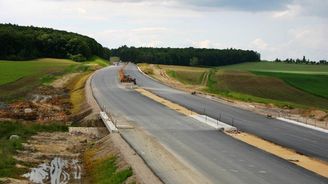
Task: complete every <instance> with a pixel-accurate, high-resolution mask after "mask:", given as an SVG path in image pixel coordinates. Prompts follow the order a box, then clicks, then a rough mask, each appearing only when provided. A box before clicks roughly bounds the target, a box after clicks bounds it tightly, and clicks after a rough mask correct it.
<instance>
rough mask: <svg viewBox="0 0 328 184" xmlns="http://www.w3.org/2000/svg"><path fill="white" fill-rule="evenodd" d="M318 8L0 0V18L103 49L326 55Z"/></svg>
mask: <svg viewBox="0 0 328 184" xmlns="http://www.w3.org/2000/svg"><path fill="white" fill-rule="evenodd" d="M325 7H328V2H325V1H324V0H316V1H314V2H313V1H310V0H289V1H266V2H262V1H256V0H254V1H251V2H248V3H245V2H244V1H233V2H231V1H225V0H221V1H214V0H208V1H184V0H170V1H149V0H124V1H116V0H99V1H90V0H89V1H88V0H75V1H67V0H47V1H42V0H32V1H29V2H28V3H27V2H24V1H22V0H13V1H7V0H0V16H1V19H0V22H1V23H11V24H17V25H23V26H35V27H47V28H53V29H60V30H65V31H69V32H75V33H79V34H83V35H87V36H89V37H92V38H94V39H95V40H97V41H98V42H99V43H101V44H102V45H103V46H104V47H108V48H118V47H120V46H123V45H127V46H134V47H158V48H161V47H162V48H167V47H170V48H188V47H194V48H215V49H229V48H235V49H243V50H254V51H256V52H258V53H260V54H261V58H262V59H263V60H274V59H276V58H279V59H286V58H294V59H296V58H302V57H303V56H305V57H306V58H307V59H310V60H315V61H319V60H327V59H328V38H327V37H326V36H325V30H327V28H328V24H327V22H328V21H327V17H328V13H327V12H326V11H325ZM31 17H33V18H31ZM241 30H242V31H241Z"/></svg>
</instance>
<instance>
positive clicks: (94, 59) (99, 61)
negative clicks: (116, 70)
mask: <svg viewBox="0 0 328 184" xmlns="http://www.w3.org/2000/svg"><path fill="white" fill-rule="evenodd" d="M84 63H85V64H97V65H99V66H101V67H106V66H108V65H109V64H110V62H109V61H107V60H105V59H103V58H100V57H98V56H93V57H92V58H91V59H90V60H88V61H86V62H84Z"/></svg>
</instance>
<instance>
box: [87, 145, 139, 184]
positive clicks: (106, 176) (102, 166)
mask: <svg viewBox="0 0 328 184" xmlns="http://www.w3.org/2000/svg"><path fill="white" fill-rule="evenodd" d="M102 151H103V150H102V149H101V148H99V147H98V145H93V146H92V147H90V148H89V149H87V150H86V151H85V152H84V155H83V157H84V167H85V169H86V172H87V176H88V177H87V179H88V180H89V181H88V182H89V183H97V184H122V183H126V181H127V179H128V178H129V177H130V176H132V175H133V171H132V168H131V167H127V166H122V165H121V167H122V168H119V165H120V163H119V162H120V161H119V155H118V154H116V153H113V154H112V153H107V155H104V156H103V157H100V156H97V155H98V153H99V152H102Z"/></svg>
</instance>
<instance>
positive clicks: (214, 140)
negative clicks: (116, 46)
mask: <svg viewBox="0 0 328 184" xmlns="http://www.w3.org/2000/svg"><path fill="white" fill-rule="evenodd" d="M118 69H119V67H117V66H114V67H107V68H104V69H102V70H99V71H97V72H96V73H95V75H94V77H93V79H92V89H93V92H94V95H95V97H96V99H97V101H98V102H99V103H100V105H102V106H103V105H106V106H107V107H109V109H110V110H111V112H112V113H113V114H114V115H115V116H125V117H126V118H128V119H129V120H131V121H133V122H134V123H135V125H136V126H139V127H142V128H143V129H144V130H146V131H147V132H148V133H149V134H150V135H152V136H153V137H155V138H156V140H157V141H158V142H160V143H161V144H162V145H164V146H165V147H167V148H168V150H170V151H171V152H173V153H174V155H177V157H179V158H181V159H183V160H184V161H185V162H187V163H188V165H189V166H190V167H193V169H194V170H196V171H197V172H199V173H201V174H202V175H205V176H206V177H208V179H209V180H210V181H211V182H212V183H231V184H236V183H238V184H239V183H240V184H243V183H249V184H269V183H270V184H275V183H277V184H280V183H284V184H302V183H304V184H309V183H320V184H324V183H328V181H327V179H326V178H323V177H321V176H319V175H316V174H314V173H312V172H310V171H307V170H305V169H303V168H300V167H298V166H296V165H294V164H291V163H290V162H287V161H285V160H282V159H280V158H278V157H275V156H273V155H270V154H268V153H265V152H263V151H261V150H259V149H256V148H254V147H252V146H249V145H247V144H245V143H242V142H240V141H237V140H235V139H233V138H231V137H230V136H227V135H225V134H224V133H221V132H218V131H217V130H215V129H213V128H211V127H209V126H207V125H205V124H202V123H200V122H198V121H196V120H195V119H192V118H189V117H187V116H184V115H182V114H179V113H177V112H176V111H173V110H170V109H168V108H166V107H165V106H163V105H162V104H159V103H157V102H155V101H152V100H150V99H149V98H147V97H145V96H142V95H140V94H139V93H137V92H135V91H134V90H127V89H124V88H123V87H122V86H121V85H120V84H119V82H118V74H117V72H118ZM128 70H131V71H132V72H134V70H135V68H134V66H129V67H128ZM137 77H138V79H139V81H138V82H140V81H141V80H140V77H141V76H139V75H137ZM138 79H137V80H138ZM145 81H147V80H145ZM164 89H166V90H171V89H167V88H164ZM158 90H159V89H158ZM179 93H180V92H179ZM121 133H122V134H123V135H124V134H125V135H126V138H127V141H129V142H130V143H131V142H134V141H135V140H132V139H129V131H124V130H122V131H121ZM136 144H137V143H136ZM139 151H140V150H139ZM153 169H154V168H153ZM155 170H156V169H155ZM157 174H158V173H157ZM159 176H160V177H161V179H163V181H166V182H167V183H173V182H170V180H169V178H168V177H169V176H168V175H166V174H165V172H163V173H160V174H159Z"/></svg>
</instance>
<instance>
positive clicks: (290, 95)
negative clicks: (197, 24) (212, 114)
mask: <svg viewBox="0 0 328 184" xmlns="http://www.w3.org/2000/svg"><path fill="white" fill-rule="evenodd" d="M161 68H164V69H165V70H166V72H167V74H168V75H169V76H170V77H172V78H175V79H176V80H178V81H180V82H182V83H184V84H196V85H200V84H201V85H204V86H206V89H205V90H206V91H207V92H210V93H214V94H218V95H221V96H225V97H228V98H233V99H238V100H242V101H254V102H260V103H266V104H268V103H272V104H275V105H278V106H287V107H291V108H292V107H302V108H307V107H316V108H320V109H325V110H327V109H328V85H327V81H328V66H327V65H305V64H284V63H271V62H254V63H243V64H237V65H228V66H223V67H216V68H200V67H180V66H165V65H161ZM204 73H205V74H206V73H208V75H209V77H207V78H206V77H204ZM205 76H206V75H205ZM204 79H206V80H207V81H206V82H205V83H204V82H200V81H202V80H204Z"/></svg>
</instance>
